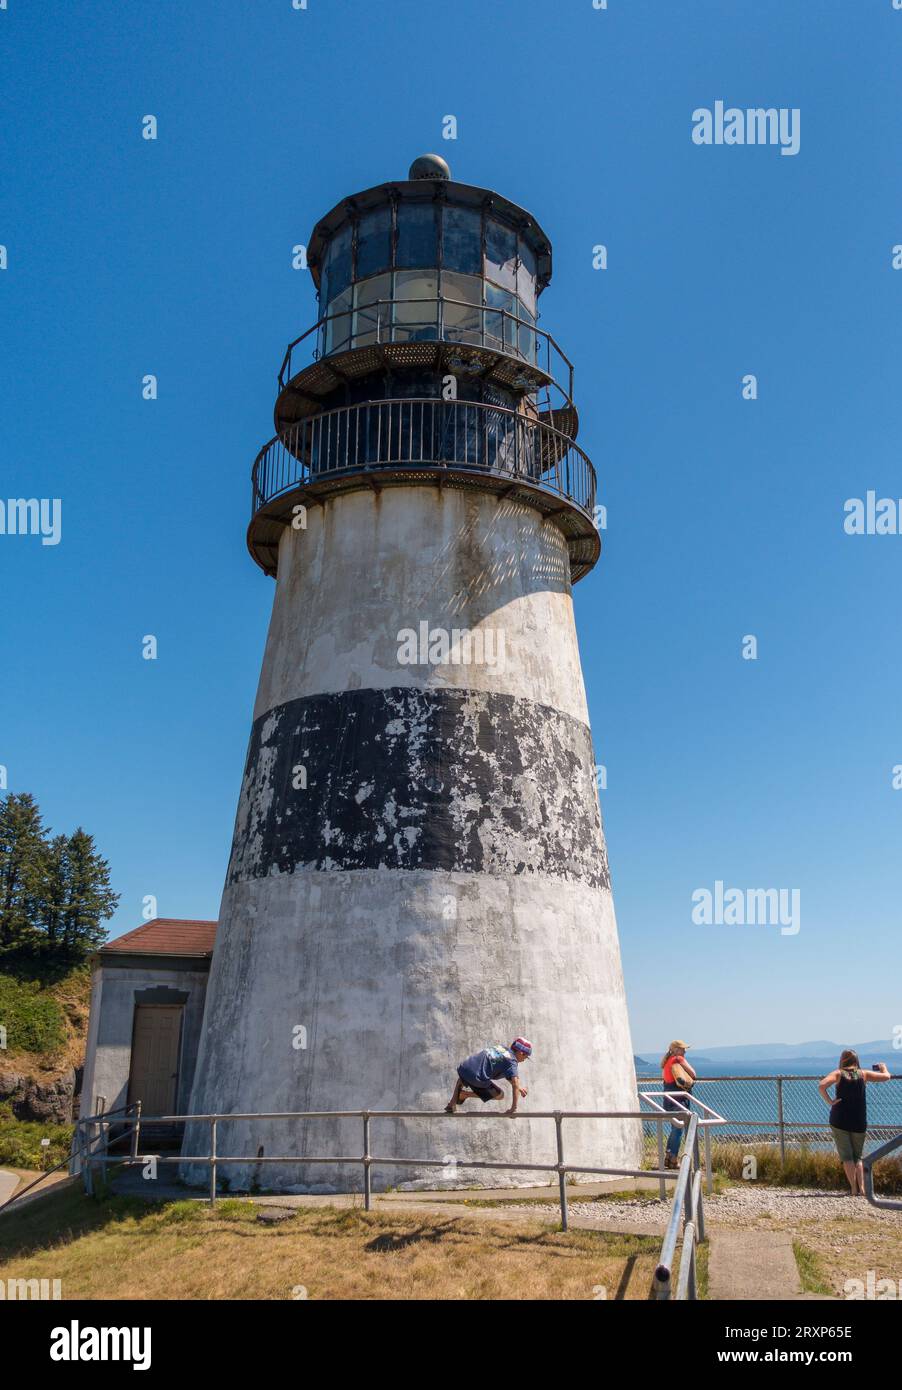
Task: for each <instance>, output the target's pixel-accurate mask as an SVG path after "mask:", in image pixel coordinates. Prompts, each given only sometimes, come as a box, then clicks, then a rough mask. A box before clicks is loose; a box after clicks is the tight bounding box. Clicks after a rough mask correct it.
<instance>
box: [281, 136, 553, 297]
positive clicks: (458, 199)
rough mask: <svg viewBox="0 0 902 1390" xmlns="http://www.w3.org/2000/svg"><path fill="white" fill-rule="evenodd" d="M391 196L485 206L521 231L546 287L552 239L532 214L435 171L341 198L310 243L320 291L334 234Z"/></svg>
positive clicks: (309, 260)
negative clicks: (326, 254) (533, 255)
mask: <svg viewBox="0 0 902 1390" xmlns="http://www.w3.org/2000/svg"><path fill="white" fill-rule="evenodd" d="M422 158H427V156H422ZM432 158H437V156H432ZM418 163H419V161H418V160H417V161H414V164H413V165H412V166H411V172H413V170H414V169H416V167H417V164H418ZM446 167H447V166H446ZM392 198H396V199H398V200H399V201H400V202H410V203H424V202H433V201H435V200H436V199H439V200H441V201H443V202H448V203H453V204H456V205H457V206H458V207H472V208H486V209H487V210H488V211H490V212H494V213H497V214H498V216H499V217H501V218H502V219H503V220H504V221H505V222H508V223H510V225H511V226H513V227H515V228H516V229H517V231H518V232H520V234H521V235H522V236H523V237H524V238H525V239H526V240H527V241H528V242H529V244H530V247H531V249H532V250H533V252H534V253H535V257H536V271H537V275H536V281H537V289H538V290H539V291H541V290H543V289H544V288H545V286H546V285H547V284H548V283H549V281H550V280H551V242H550V240H549V238H548V236H547V235H546V234H545V232H544V231H543V230H542V228H541V227H540V225H539V223H538V222H537V221H536V219H535V218H534V217H533V216H532V214H531V213H529V212H527V211H526V209H525V208H521V207H519V206H518V205H517V204H516V203H512V202H511V201H510V199H509V198H503V197H502V196H501V194H500V193H494V192H492V190H491V189H489V188H476V187H475V186H474V185H472V184H468V183H457V182H456V181H455V180H454V179H451V178H445V177H439V176H438V175H437V174H434V175H431V176H429V177H425V176H423V175H420V176H419V177H418V178H414V179H411V178H408V179H402V180H399V181H396V182H393V183H380V184H377V185H376V186H375V187H373V188H367V189H364V191H363V192H362V193H354V194H351V195H350V196H348V197H347V198H342V200H341V202H339V203H336V204H335V207H334V208H332V210H331V212H327V213H326V215H325V217H321V218H320V220H319V221H318V222H317V224H316V226H315V227H314V229H313V233H312V235H311V237H310V240H309V242H308V245H307V265H308V266H309V268H310V272H311V274H312V276H313V282H314V284H315V285H316V288H317V290H318V289H319V287H320V274H321V270H322V261H323V255H324V253H325V250H326V247H327V246H328V244H329V242H330V241H331V240H332V238H333V237H334V235H335V233H336V232H337V231H339V230H340V228H341V227H342V226H343V225H344V223H345V222H347V221H348V220H349V218H351V217H353V216H355V215H359V214H361V213H364V212H369V211H371V209H373V208H377V207H384V206H385V204H386V203H388V202H389V201H390V200H391V199H392Z"/></svg>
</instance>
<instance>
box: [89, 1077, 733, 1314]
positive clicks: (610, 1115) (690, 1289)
mask: <svg viewBox="0 0 902 1390" xmlns="http://www.w3.org/2000/svg"><path fill="white" fill-rule="evenodd" d="M138 1107H139V1108H138V1110H137V1116H136V1119H135V1121H134V1124H133V1128H132V1144H131V1152H130V1154H129V1156H128V1157H123V1156H120V1155H114V1156H112V1157H111V1156H110V1154H109V1138H108V1126H107V1142H106V1144H105V1146H104V1151H103V1154H102V1155H101V1156H98V1155H97V1154H96V1153H92V1154H89V1157H88V1159H87V1162H86V1164H85V1186H86V1189H88V1190H90V1184H91V1181H92V1179H91V1169H92V1168H93V1167H94V1166H101V1167H102V1166H104V1165H106V1164H109V1163H114V1164H118V1165H122V1166H126V1167H128V1166H133V1165H145V1164H147V1162H148V1160H149V1159H151V1158H152V1159H153V1160H154V1161H155V1164H160V1163H162V1164H166V1163H170V1164H179V1165H183V1164H191V1163H199V1164H205V1165H207V1167H208V1168H209V1170H210V1185H209V1194H210V1195H209V1201H210V1205H211V1206H215V1205H216V1195H217V1172H218V1169H219V1167H220V1166H221V1165H223V1164H229V1163H240V1164H243V1165H245V1166H248V1167H255V1166H256V1165H257V1164H265V1163H283V1164H292V1163H294V1164H298V1165H299V1166H304V1165H306V1164H318V1163H324V1164H337V1163H359V1164H360V1165H361V1167H362V1168H363V1198H364V1209H365V1210H366V1211H370V1210H372V1170H373V1168H375V1167H383V1166H384V1167H406V1168H446V1167H447V1160H446V1159H431V1158H401V1157H398V1156H396V1155H393V1154H378V1153H376V1154H374V1153H372V1152H371V1143H370V1140H371V1132H370V1127H371V1124H372V1122H373V1120H379V1119H392V1120H398V1119H415V1120H432V1119H441V1120H449V1119H454V1120H461V1119H465V1120H495V1121H498V1120H501V1119H509V1118H513V1119H517V1120H521V1121H522V1120H553V1121H554V1127H555V1145H556V1150H557V1158H556V1161H555V1162H554V1163H524V1162H520V1163H517V1162H511V1161H503V1162H502V1161H496V1160H491V1159H470V1160H468V1161H467V1162H464V1163H461V1164H460V1167H462V1168H480V1169H481V1168H484V1169H488V1170H499V1169H500V1170H505V1169H506V1170H508V1171H515V1172H541V1173H556V1174H557V1178H558V1201H559V1204H560V1210H561V1230H562V1231H567V1230H569V1206H568V1194H567V1177H568V1174H570V1173H588V1174H592V1175H593V1176H598V1177H602V1176H603V1177H628V1178H658V1179H660V1180H661V1189H662V1196H663V1189H664V1183H665V1182H668V1181H675V1182H676V1189H675V1191H674V1197H673V1203H672V1205H671V1211H670V1217H669V1220H668V1225H667V1231H666V1234H665V1236H664V1242H663V1245H662V1247H661V1255H660V1258H659V1261H658V1265H657V1267H656V1270H655V1292H656V1294H657V1297H658V1298H669V1297H670V1290H671V1282H672V1279H671V1274H672V1266H673V1260H674V1254H675V1251H676V1244H677V1238H678V1235H679V1226H680V1220H681V1218H683V1220H684V1231H683V1248H682V1255H681V1264H680V1270H679V1274H678V1280H677V1292H676V1297H677V1298H684V1297H685V1298H696V1297H697V1294H698V1290H697V1279H696V1273H695V1263H696V1262H695V1247H696V1245H697V1244H698V1243H699V1242H702V1241H704V1240H705V1222H704V1199H703V1196H702V1186H701V1182H702V1170H701V1166H700V1162H699V1149H698V1130H699V1126H700V1124H702V1123H706V1122H704V1121H700V1120H699V1117H698V1115H697V1113H695V1112H694V1111H693V1112H692V1113H691V1114H690V1115H689V1121H688V1130H687V1136H686V1149H685V1152H684V1154H683V1158H682V1160H681V1161H680V1165H679V1168H678V1170H676V1171H674V1170H673V1169H665V1168H660V1169H648V1168H613V1167H599V1166H591V1165H586V1164H582V1163H567V1162H566V1160H565V1156H564V1138H563V1122H564V1120H638V1121H640V1122H642V1123H648V1122H649V1120H651V1121H652V1122H653V1123H656V1124H657V1126H658V1132H659V1149H661V1148H662V1146H663V1126H664V1124H665V1123H670V1122H672V1113H671V1112H665V1111H663V1110H662V1111H660V1113H658V1114H655V1115H649V1113H648V1112H647V1111H644V1110H639V1111H635V1110H531V1111H525V1112H522V1113H520V1114H517V1115H515V1116H513V1117H511V1116H508V1115H506V1114H504V1113H502V1112H498V1111H495V1112H491V1111H489V1112H486V1111H482V1112H480V1111H473V1112H470V1113H469V1114H466V1115H464V1114H462V1113H454V1114H452V1115H449V1114H448V1113H447V1112H446V1111H444V1110H279V1111H241V1112H235V1113H232V1114H227V1113H225V1112H220V1111H208V1112H201V1113H198V1114H192V1115H151V1116H147V1115H142V1114H141V1110H140V1102H138ZM687 1113H688V1112H686V1111H685V1110H684V1114H687ZM316 1119H330V1120H334V1119H357V1120H361V1121H362V1124H363V1152H362V1153H361V1154H281V1155H279V1154H268V1155H250V1154H222V1153H220V1152H219V1151H218V1149H217V1143H216V1140H217V1126H218V1125H219V1123H220V1122H224V1121H234V1120H316ZM106 1120H107V1115H106V1113H104V1112H101V1113H100V1114H99V1115H90V1116H86V1117H85V1118H84V1119H82V1120H80V1121H79V1126H85V1127H86V1128H88V1127H90V1126H91V1125H92V1124H95V1123H100V1124H101V1126H103V1124H104V1123H105V1122H106ZM718 1120H720V1121H721V1122H722V1117H720V1116H714V1115H713V1112H712V1118H711V1119H710V1120H709V1121H707V1123H711V1124H713V1123H717V1122H718ZM194 1122H201V1123H206V1124H208V1125H209V1127H210V1128H209V1133H210V1143H209V1152H208V1153H206V1154H184V1153H180V1154H178V1155H176V1156H173V1157H166V1156H164V1155H160V1154H139V1153H138V1151H137V1148H138V1142H137V1135H138V1131H139V1130H140V1126H141V1125H142V1123H143V1124H145V1125H147V1124H173V1123H177V1124H191V1123H194ZM687 1252H688V1253H687ZM687 1258H688V1261H689V1263H688V1264H686V1261H687ZM684 1264H685V1265H686V1268H685V1274H684Z"/></svg>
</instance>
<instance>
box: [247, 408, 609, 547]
mask: <svg viewBox="0 0 902 1390" xmlns="http://www.w3.org/2000/svg"><path fill="white" fill-rule="evenodd" d="M408 467H409V468H427V467H428V468H429V469H435V470H440V469H454V470H456V471H458V472H460V471H465V472H466V471H472V472H481V473H490V474H493V475H500V476H502V477H504V478H509V479H519V480H521V481H523V482H526V483H529V484H530V485H532V486H533V487H536V488H539V489H540V490H542V491H544V492H549V493H553V494H554V495H555V496H557V497H560V498H564V499H566V501H567V502H569V503H571V504H572V505H573V506H576V507H578V508H580V510H581V511H583V512H585V513H586V514H587V515H588V517H589V518H590V519H592V520H594V518H593V510H594V507H595V469H594V468H593V467H592V464H591V463H590V461H589V459H588V458H587V457H586V455H585V454H584V453H583V451H582V449H580V448H579V446H578V445H577V444H575V443H574V442H573V440H572V439H570V438H569V437H568V436H567V435H566V434H564V433H562V431H561V430H558V429H555V428H554V427H553V426H551V425H548V424H546V423H544V422H542V421H539V420H534V419H531V418H529V417H528V416H526V415H523V414H521V413H520V412H518V411H515V410H508V409H506V408H504V407H501V406H494V405H486V404H484V403H483V402H480V401H445V400H437V399H435V398H433V397H429V398H414V399H411V400H389V401H362V402H360V403H359V404H357V405H349V406H339V407H337V408H336V409H334V410H329V411H326V412H325V413H324V414H321V415H315V416H311V417H309V418H307V419H303V420H299V421H298V422H297V423H296V424H293V425H290V426H288V427H287V428H286V429H284V430H283V431H282V433H281V434H278V435H276V437H275V438H274V439H272V440H270V442H269V443H268V444H266V445H265V446H264V447H263V448H262V449H261V450H260V453H259V454H258V455H257V458H256V460H255V461H254V467H253V473H252V494H253V495H252V515H256V513H257V512H258V511H259V510H260V508H261V507H263V506H265V505H266V504H267V503H268V502H270V501H271V500H272V499H273V498H275V497H278V496H279V495H280V494H281V493H286V492H291V491H293V490H294V489H296V488H300V487H304V486H309V485H310V484H312V483H315V482H317V481H319V480H320V479H326V478H329V477H334V476H338V475H340V474H351V473H366V472H370V471H372V470H375V469H380V468H408Z"/></svg>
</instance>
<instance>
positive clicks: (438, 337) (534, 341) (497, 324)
mask: <svg viewBox="0 0 902 1390" xmlns="http://www.w3.org/2000/svg"><path fill="white" fill-rule="evenodd" d="M314 334H315V335H316V345H315V351H314V353H313V356H314V358H316V359H323V358H326V359H328V357H330V356H332V355H334V354H336V353H340V352H349V351H351V350H352V349H354V348H361V347H369V346H372V345H373V344H380V343H389V344H390V343H416V342H441V343H457V344H460V345H461V346H467V345H469V346H473V347H480V348H487V349H489V350H490V351H492V352H499V353H503V354H505V355H506V356H509V357H515V358H518V359H519V360H520V361H521V362H524V363H526V364H528V365H529V366H534V367H537V368H538V370H539V371H540V372H542V373H543V374H544V375H545V376H547V377H550V378H551V380H552V382H553V383H554V385H555V386H556V387H557V389H558V391H559V392H560V393H561V396H562V397H563V398H564V401H565V403H566V404H572V402H573V364H572V363H571V361H570V359H569V358H568V357H567V356H566V354H565V353H564V352H562V351H561V349H560V348H559V347H558V345H557V343H556V342H555V340H554V338H552V336H551V334H550V333H546V332H545V331H544V330H543V329H541V328H537V327H536V325H535V324H534V323H531V322H530V321H529V320H528V319H524V318H520V317H518V316H517V315H516V314H512V313H511V312H510V311H509V310H507V309H497V308H492V306H491V305H486V304H471V303H469V302H468V301H466V300H463V299H446V298H435V299H377V300H375V301H374V302H373V303H372V304H366V305H361V306H360V307H358V308H356V309H343V310H342V311H341V312H340V313H337V314H329V315H327V316H326V317H325V318H323V319H320V320H319V322H318V323H315V324H314V325H313V327H312V328H308V329H307V331H306V332H305V333H302V334H301V336H300V337H299V338H295V340H294V342H292V343H289V344H288V347H287V348H286V350H285V356H284V358H283V359H282V365H281V367H280V369H279V389H280V390H284V388H285V386H286V385H287V384H288V382H289V381H291V379H292V377H294V376H296V375H297V373H298V372H300V371H302V370H303V368H304V366H306V365H307V364H306V363H304V362H300V363H299V362H298V358H299V356H301V355H302V354H298V353H297V351H296V349H298V348H299V347H300V345H301V344H302V343H304V342H305V341H306V340H307V339H308V338H310V337H312V336H313V335H314ZM527 386H528V382H527V381H526V380H524V389H526V387H527Z"/></svg>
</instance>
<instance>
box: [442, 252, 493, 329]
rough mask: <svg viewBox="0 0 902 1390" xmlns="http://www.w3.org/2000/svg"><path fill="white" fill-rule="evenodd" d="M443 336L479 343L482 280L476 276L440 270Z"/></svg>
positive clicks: (481, 314)
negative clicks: (442, 301)
mask: <svg viewBox="0 0 902 1390" xmlns="http://www.w3.org/2000/svg"><path fill="white" fill-rule="evenodd" d="M442 299H443V300H444V301H445V302H444V305H443V308H444V324H445V335H444V336H445V337H446V338H447V339H449V341H450V342H453V343H481V342H482V321H483V318H484V311H483V308H482V280H481V278H480V277H479V276H478V275H458V274H456V273H455V272H453V271H448V270H443V271H442Z"/></svg>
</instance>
